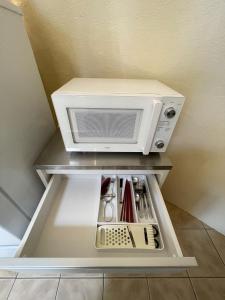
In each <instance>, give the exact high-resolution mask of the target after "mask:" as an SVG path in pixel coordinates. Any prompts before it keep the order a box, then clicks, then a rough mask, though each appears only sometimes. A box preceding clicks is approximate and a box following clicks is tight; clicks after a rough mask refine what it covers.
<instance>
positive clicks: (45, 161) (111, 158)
mask: <svg viewBox="0 0 225 300" xmlns="http://www.w3.org/2000/svg"><path fill="white" fill-rule="evenodd" d="M34 167H35V169H36V170H45V171H48V170H109V169H110V170H171V169H172V163H171V161H170V160H169V158H168V157H167V156H166V154H164V153H161V154H159V153H150V154H149V155H143V154H141V153H122V152H121V153H104V152H66V150H65V147H64V144H63V140H62V137H61V133H60V131H59V130H57V131H56V133H55V134H54V136H53V137H52V139H51V140H50V142H49V143H48V145H47V146H46V148H45V149H44V150H43V151H42V153H41V154H40V156H39V157H38V159H37V160H36V161H35V163H34Z"/></svg>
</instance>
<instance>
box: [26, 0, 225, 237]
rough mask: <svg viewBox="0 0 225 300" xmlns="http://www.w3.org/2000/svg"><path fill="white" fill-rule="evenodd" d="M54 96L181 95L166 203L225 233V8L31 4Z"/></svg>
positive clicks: (96, 0) (176, 1)
mask: <svg viewBox="0 0 225 300" xmlns="http://www.w3.org/2000/svg"><path fill="white" fill-rule="evenodd" d="M24 13H25V19H26V23H27V28H28V30H29V34H30V38H31V42H32V45H33V49H34V52H35V55H36V58H37V62H38V66H39V69H40V72H41V76H42V79H43V81H44V85H45V88H46V91H47V93H48V94H50V93H51V92H52V91H54V90H55V89H57V88H58V87H59V86H60V85H62V84H63V83H65V82H66V81H67V80H69V79H70V78H71V77H74V76H80V77H122V78H156V79H159V80H161V81H163V82H164V83H166V84H168V85H170V86H171V87H173V88H174V89H177V90H178V91H179V92H181V93H183V94H184V95H185V96H186V97H187V100H186V103H185V107H184V110H183V113H182V116H181V119H180V121H179V124H178V126H177V128H176V130H175V134H174V136H173V139H172V142H171V145H170V147H169V151H168V154H169V155H170V156H171V158H172V160H173V162H174V165H175V167H174V170H173V172H172V173H171V175H170V176H169V179H168V180H167V182H166V184H165V186H164V188H163V192H164V195H165V198H166V199H167V200H169V201H171V202H174V203H175V204H177V205H178V206H180V207H182V208H184V209H186V210H188V211H189V212H191V213H192V214H194V215H195V216H197V217H199V218H200V219H201V220H203V221H205V222H206V223H208V224H209V225H211V226H213V227H215V228H216V229H218V230H219V231H221V232H223V233H225V30H224V28H225V1H224V0H189V1H187V0H64V1H62V0H42V1H40V0H30V1H28V2H27V3H26V5H25V7H24Z"/></svg>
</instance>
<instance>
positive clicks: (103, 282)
mask: <svg viewBox="0 0 225 300" xmlns="http://www.w3.org/2000/svg"><path fill="white" fill-rule="evenodd" d="M104 290H105V278H104V274H103V277H102V300H104Z"/></svg>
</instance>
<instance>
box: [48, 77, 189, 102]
mask: <svg viewBox="0 0 225 300" xmlns="http://www.w3.org/2000/svg"><path fill="white" fill-rule="evenodd" d="M116 94H117V95H154V96H156V97H157V96H158V97H164V96H171V97H183V95H181V94H180V93H178V92H176V91H175V90H173V89H171V88H170V87H168V86H166V85H165V84H163V83H162V82H160V81H158V80H150V79H114V78H112V79H109V78H73V79H71V80H70V81H69V82H67V83H66V84H65V85H63V86H62V87H61V88H59V89H58V90H57V91H55V92H54V93H53V94H52V96H53V97H54V96H57V95H59V96H60V95H116Z"/></svg>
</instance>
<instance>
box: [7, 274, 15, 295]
mask: <svg viewBox="0 0 225 300" xmlns="http://www.w3.org/2000/svg"><path fill="white" fill-rule="evenodd" d="M15 282H16V277H15V278H14V281H13V284H12V286H11V289H10V290H9V293H8V296H7V298H6V299H7V300H8V299H9V296H10V294H11V292H12V289H13V287H14V285H15Z"/></svg>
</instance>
